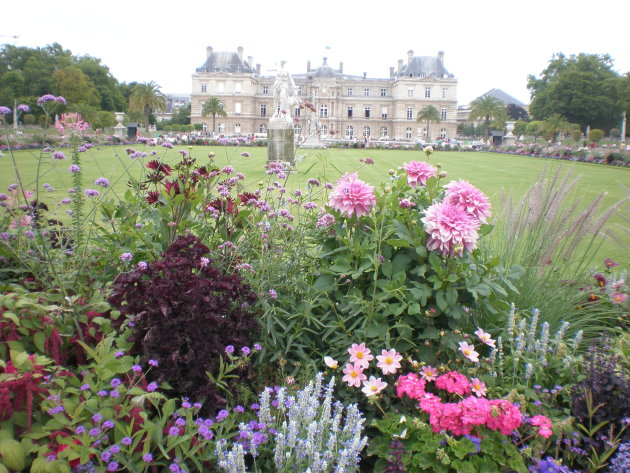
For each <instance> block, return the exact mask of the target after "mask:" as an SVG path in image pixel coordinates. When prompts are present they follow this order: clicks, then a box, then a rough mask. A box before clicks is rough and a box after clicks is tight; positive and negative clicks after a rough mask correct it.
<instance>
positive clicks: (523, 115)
mask: <svg viewBox="0 0 630 473" xmlns="http://www.w3.org/2000/svg"><path fill="white" fill-rule="evenodd" d="M507 116H508V118H509V119H510V120H516V121H519V120H522V121H528V120H529V114H528V113H527V110H525V109H524V108H523V107H521V106H520V105H515V104H513V103H510V104H508V106H507Z"/></svg>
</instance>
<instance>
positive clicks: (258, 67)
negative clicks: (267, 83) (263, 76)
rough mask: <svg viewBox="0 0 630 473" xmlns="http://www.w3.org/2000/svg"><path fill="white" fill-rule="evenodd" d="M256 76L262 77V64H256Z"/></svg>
mask: <svg viewBox="0 0 630 473" xmlns="http://www.w3.org/2000/svg"><path fill="white" fill-rule="evenodd" d="M256 74H257V75H260V64H256Z"/></svg>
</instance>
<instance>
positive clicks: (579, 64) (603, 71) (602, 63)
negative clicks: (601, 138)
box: [527, 53, 622, 130]
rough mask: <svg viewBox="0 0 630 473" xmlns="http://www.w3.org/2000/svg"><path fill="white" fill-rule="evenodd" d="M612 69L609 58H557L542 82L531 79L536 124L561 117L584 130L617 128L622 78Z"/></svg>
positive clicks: (546, 70)
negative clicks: (537, 121) (556, 116)
mask: <svg viewBox="0 0 630 473" xmlns="http://www.w3.org/2000/svg"><path fill="white" fill-rule="evenodd" d="M612 67H613V61H612V59H611V58H610V56H608V55H607V54H603V55H601V54H584V53H581V54H578V55H577V56H576V55H571V56H569V57H566V56H565V55H564V54H562V53H559V54H557V55H554V56H553V57H552V59H551V60H550V61H549V65H548V66H547V68H546V69H545V70H544V71H542V74H541V76H540V78H536V77H535V76H533V75H530V76H529V78H528V84H527V88H528V89H529V90H530V93H531V96H532V102H531V105H530V107H529V111H530V113H531V115H532V116H533V118H534V119H535V120H546V119H547V118H549V117H551V116H552V115H554V114H558V115H562V116H563V117H565V118H566V120H567V121H569V122H571V123H577V124H579V125H580V128H581V129H582V130H584V129H586V127H587V126H590V127H591V128H603V129H605V130H608V129H610V128H612V127H614V126H616V125H618V123H619V120H620V116H621V111H622V103H621V102H622V101H621V98H620V88H621V84H622V78H621V77H620V76H619V74H617V73H616V72H615V71H614V70H613V69H612Z"/></svg>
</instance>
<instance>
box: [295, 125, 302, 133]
mask: <svg viewBox="0 0 630 473" xmlns="http://www.w3.org/2000/svg"><path fill="white" fill-rule="evenodd" d="M293 131H294V132H295V134H296V135H301V134H302V127H301V126H300V125H295V126H294V127H293Z"/></svg>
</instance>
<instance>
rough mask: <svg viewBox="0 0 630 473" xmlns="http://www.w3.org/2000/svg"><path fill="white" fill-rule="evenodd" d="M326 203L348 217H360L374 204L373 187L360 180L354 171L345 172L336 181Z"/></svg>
mask: <svg viewBox="0 0 630 473" xmlns="http://www.w3.org/2000/svg"><path fill="white" fill-rule="evenodd" d="M328 204H329V205H330V206H331V207H332V208H333V209H335V210H338V211H339V212H341V213H342V214H343V215H347V216H348V217H352V216H354V215H356V216H357V217H361V216H362V215H365V214H367V213H369V212H370V210H371V209H372V207H373V206H374V205H376V197H375V196H374V188H373V187H372V186H371V185H369V184H366V183H365V182H363V181H362V180H360V179H359V177H358V175H357V173H356V172H355V173H352V174H350V173H346V174H344V175H343V177H341V178H340V179H339V180H338V181H337V187H335V188H334V189H333V191H332V193H331V194H330V200H329V202H328Z"/></svg>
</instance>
